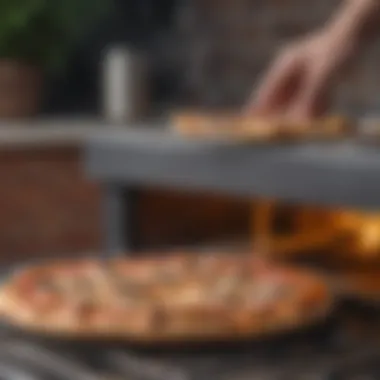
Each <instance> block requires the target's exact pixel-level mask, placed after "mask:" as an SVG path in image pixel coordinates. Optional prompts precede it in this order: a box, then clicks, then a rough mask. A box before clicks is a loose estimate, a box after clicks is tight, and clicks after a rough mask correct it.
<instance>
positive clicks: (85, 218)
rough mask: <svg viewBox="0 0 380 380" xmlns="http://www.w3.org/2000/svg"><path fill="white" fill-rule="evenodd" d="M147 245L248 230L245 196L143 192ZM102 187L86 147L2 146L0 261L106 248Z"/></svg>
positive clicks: (141, 224) (199, 239)
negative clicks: (89, 172)
mask: <svg viewBox="0 0 380 380" xmlns="http://www.w3.org/2000/svg"><path fill="white" fill-rule="evenodd" d="M139 210H140V212H139V217H138V220H137V222H138V224H139V228H140V231H141V235H140V238H141V240H142V242H143V243H144V244H147V245H150V246H154V245H168V244H189V243H193V242H202V241H207V240H217V239H219V238H222V237H225V236H235V235H237V234H244V233H246V232H247V227H248V215H249V207H247V203H246V202H243V201H237V200H231V199H226V198H224V197H217V196H211V195H202V194H184V193H177V192H173V191H163V190H157V189H148V190H144V191H143V192H142V193H141V197H140V205H139ZM101 224H102V219H101V193H100V189H99V188H98V186H97V185H96V184H95V183H91V182H89V181H88V180H86V178H85V176H84V173H83V171H82V161H81V149H80V148H74V147H65V148H56V147H50V148H44V149H37V148H30V149H27V148H17V149H12V150H10V149H6V150H4V149H3V150H1V149H0V261H9V260H12V259H24V258H28V257H41V256H55V255H60V254H67V253H69V254H76V253H82V252H91V251H93V252H95V253H99V252H101V249H102V246H103V244H102V225H101Z"/></svg>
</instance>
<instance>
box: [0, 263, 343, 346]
mask: <svg viewBox="0 0 380 380" xmlns="http://www.w3.org/2000/svg"><path fill="white" fill-rule="evenodd" d="M90 259H94V257H90ZM69 260H70V259H69ZM50 262H57V260H49V259H44V260H37V261H32V262H30V263H28V264H23V265H16V266H12V267H8V268H5V269H3V270H2V271H1V272H0V275H1V281H2V283H5V282H6V281H7V280H8V279H9V278H10V276H12V274H13V273H15V272H16V271H19V270H22V269H24V268H27V267H28V266H30V265H41V264H42V265H46V264H49V263H50ZM102 263H103V262H102ZM334 306H335V299H334V295H333V294H332V293H331V294H330V296H329V297H328V299H326V302H324V304H323V305H321V307H320V310H316V311H315V313H314V314H313V316H312V317H310V318H308V319H307V320H306V319H305V320H302V321H301V320H296V319H294V320H293V321H291V322H288V323H286V324H283V325H282V326H281V325H276V326H270V327H268V328H267V329H265V330H263V329H261V330H260V331H248V332H247V331H245V332H244V333H242V332H241V333H237V332H236V331H229V332H224V333H221V332H218V331H215V332H209V333H205V332H202V331H199V332H198V333H193V334H189V335H186V334H171V335H168V334H164V333H160V332H157V333H155V334H153V333H149V334H146V335H141V334H120V333H108V332H107V331H103V332H100V331H99V332H98V333H94V332H93V331H92V332H86V331H82V332H78V331H76V332H73V331H63V330H58V329H54V328H49V327H48V326H45V325H43V324H41V325H40V326H33V327H31V326H27V325H23V324H19V323H17V321H12V320H11V319H9V318H7V317H6V316H5V315H4V314H3V313H2V312H1V310H0V329H1V330H2V331H5V332H6V333H8V334H11V335H17V336H20V337H23V338H28V339H36V340H39V341H41V340H42V341H49V342H61V343H63V342H66V343H69V344H70V343H83V344H87V343H88V344H94V343H98V344H106V343H112V344H113V343H121V344H128V345H133V346H143V347H157V346H169V347H171V346H173V345H174V346H181V347H182V346H188V345H202V346H210V345H211V346H212V345H214V344H221V343H223V344H228V345H231V344H232V345H235V344H237V345H240V344H244V343H252V342H263V341H268V340H271V341H273V340H277V339H281V338H283V337H289V336H296V335H299V334H303V333H310V331H312V330H314V329H316V328H318V326H326V324H330V323H331V321H332V320H333V319H334V313H333V311H334Z"/></svg>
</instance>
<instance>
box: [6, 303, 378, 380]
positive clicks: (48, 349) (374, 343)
mask: <svg viewBox="0 0 380 380" xmlns="http://www.w3.org/2000/svg"><path fill="white" fill-rule="evenodd" d="M379 316H380V313H379V312H378V311H377V310H373V309H363V308H357V307H353V306H352V305H350V306H349V307H347V306H346V307H342V308H341V311H340V313H339V315H337V316H336V318H334V320H331V321H328V322H326V323H325V324H323V325H320V326H318V327H315V328H313V329H310V330H309V331H303V332H299V333H297V334H292V335H288V336H286V337H285V336H284V337H283V338H281V339H276V340H267V341H262V342H256V343H254V344H253V343H246V344H240V345H227V344H225V345H218V346H216V347H215V346H214V347H211V346H209V347H202V348H200V347H195V346H193V347H186V348H183V349H179V348H178V347H177V348H170V347H160V348H156V349H149V350H143V349H141V348H140V349H137V348H135V349H132V348H131V347H129V348H126V347H123V346H120V345H116V344H111V343H109V344H107V345H105V344H103V345H102V346H100V345H96V344H86V343H83V344H79V343H78V344H75V343H70V342H68V343H63V342H53V341H50V342H49V341H42V340H36V339H34V340H32V339H31V338H26V337H22V336H20V334H14V333H13V332H9V331H7V330H4V331H3V336H0V338H2V344H1V345H0V380H2V379H6V380H16V379H17V380H203V379H204V380H213V379H215V380H252V379H255V380H256V379H257V380H335V379H336V380H341V379H343V380H351V379H352V380H355V379H356V380H357V379H367V380H371V379H373V380H376V379H380V365H378V363H379V361H380V340H378V339H377V336H380V335H379V333H380V319H379V318H378V317H379Z"/></svg>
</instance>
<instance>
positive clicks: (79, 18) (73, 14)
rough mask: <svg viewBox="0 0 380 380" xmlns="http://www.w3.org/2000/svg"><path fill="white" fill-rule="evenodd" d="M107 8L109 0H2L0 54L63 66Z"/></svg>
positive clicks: (51, 65)
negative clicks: (76, 45) (77, 44)
mask: <svg viewBox="0 0 380 380" xmlns="http://www.w3.org/2000/svg"><path fill="white" fill-rule="evenodd" d="M110 10H111V3H110V0H92V1H90V0H12V1H11V0H1V1H0V57H3V58H13V59H19V60H25V61H30V62H33V63H36V64H39V65H42V66H43V67H46V68H55V67H59V66H62V65H63V64H64V63H65V60H66V59H67V57H68V54H69V53H70V49H72V48H73V46H75V44H76V43H78V42H80V40H81V38H82V37H83V36H84V35H85V34H86V32H87V31H88V30H90V28H92V27H93V26H94V25H95V24H96V23H97V22H98V21H99V20H100V19H101V18H102V17H105V16H106V15H107V14H108V12H109V11H110Z"/></svg>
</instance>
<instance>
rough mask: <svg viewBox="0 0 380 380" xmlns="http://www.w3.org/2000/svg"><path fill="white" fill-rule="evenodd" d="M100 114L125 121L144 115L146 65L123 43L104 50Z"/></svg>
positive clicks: (110, 120) (114, 119) (111, 120)
mask: <svg viewBox="0 0 380 380" xmlns="http://www.w3.org/2000/svg"><path fill="white" fill-rule="evenodd" d="M102 90H103V91H102V92H103V115H104V117H105V118H106V120H107V121H109V122H111V123H117V124H127V123H132V122H135V121H138V120H139V119H141V118H143V117H144V116H146V112H147V106H148V90H147V65H146V60H144V57H143V56H142V55H141V54H139V53H137V52H135V51H133V50H131V49H128V48H127V47H125V46H113V47H111V48H109V49H107V51H106V54H105V57H104V62H103V84H102Z"/></svg>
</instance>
